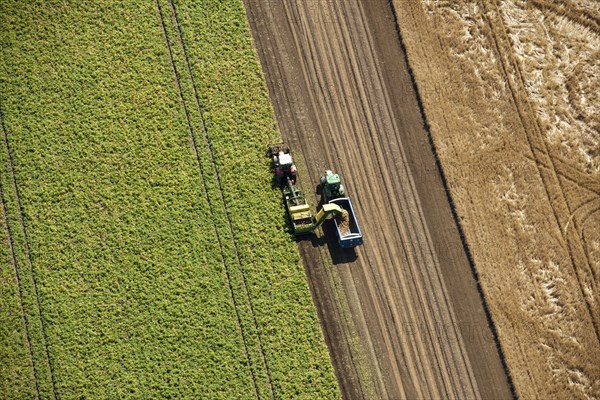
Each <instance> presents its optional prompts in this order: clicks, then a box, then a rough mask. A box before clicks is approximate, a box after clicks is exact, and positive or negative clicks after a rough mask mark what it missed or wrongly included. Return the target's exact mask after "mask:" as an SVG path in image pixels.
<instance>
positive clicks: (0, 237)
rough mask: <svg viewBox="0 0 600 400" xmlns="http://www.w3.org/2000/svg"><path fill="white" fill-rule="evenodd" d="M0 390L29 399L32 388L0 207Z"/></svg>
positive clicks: (33, 393) (8, 396)
mask: <svg viewBox="0 0 600 400" xmlns="http://www.w3.org/2000/svg"><path fill="white" fill-rule="evenodd" d="M0 226H2V228H1V229H0V241H1V244H0V393H2V398H4V399H7V400H9V399H33V398H35V397H36V388H35V383H34V382H35V381H34V374H33V364H32V359H31V356H30V352H29V349H30V347H29V342H28V339H27V332H26V330H25V319H24V313H23V306H22V302H21V296H20V294H19V286H18V285H17V274H16V271H15V268H14V265H13V263H12V256H11V255H10V254H9V252H10V251H9V247H10V246H9V242H8V235H7V234H6V227H5V223H4V208H1V209H0Z"/></svg>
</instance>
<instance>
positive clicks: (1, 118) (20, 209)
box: [0, 105, 58, 399]
mask: <svg viewBox="0 0 600 400" xmlns="http://www.w3.org/2000/svg"><path fill="white" fill-rule="evenodd" d="M0 126H1V130H2V136H3V137H4V147H5V150H6V153H7V155H8V165H9V170H10V177H11V180H12V186H13V190H14V191H15V197H16V199H17V204H18V212H19V220H20V221H19V222H20V225H21V230H22V232H23V237H24V238H25V249H26V252H27V259H28V261H29V273H30V274H31V278H32V281H33V288H34V291H35V302H36V307H37V312H38V315H39V318H40V325H41V327H42V336H43V341H44V343H43V345H44V349H45V353H46V354H45V355H46V360H47V361H48V369H49V371H50V383H51V385H52V394H53V396H54V398H55V399H57V398H58V394H57V392H56V384H55V381H54V368H53V365H52V359H51V358H50V351H49V350H48V335H47V334H46V326H45V325H44V319H43V318H42V307H41V305H40V294H39V290H38V284H37V278H36V274H35V272H34V269H33V258H32V256H31V246H30V244H29V236H28V234H27V229H26V227H25V218H24V216H23V203H22V201H21V193H20V191H19V185H18V184H17V178H16V175H15V169H14V161H13V153H12V149H11V147H10V143H9V141H8V132H7V130H6V126H5V124H4V113H3V111H2V108H1V105H0ZM2 203H3V207H4V210H5V218H4V219H5V223H6V225H7V227H8V226H9V224H8V215H7V214H6V212H7V207H6V206H7V205H6V203H5V199H4V192H2ZM9 240H10V242H11V245H10V247H11V252H12V255H13V261H14V265H15V269H16V270H18V267H17V264H16V257H15V253H14V247H13V245H12V236H11V234H10V233H9ZM19 283H20V279H19ZM19 294H20V295H22V290H21V286H20V284H19ZM21 300H22V297H21ZM21 306H23V303H22V302H21ZM25 315H26V314H25V313H23V316H24V318H25ZM26 329H27V327H26ZM27 339H28V344H29V346H30V350H31V341H30V337H29V330H28V329H27ZM31 355H32V362H33V352H31ZM35 373H36V370H35V368H34V377H35V381H36V382H35V384H36V390H37V391H38V396H39V386H38V377H37V376H35Z"/></svg>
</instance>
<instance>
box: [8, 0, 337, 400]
mask: <svg viewBox="0 0 600 400" xmlns="http://www.w3.org/2000/svg"><path fill="white" fill-rule="evenodd" d="M175 7H176V10H177V17H178V19H177V21H176V20H175V18H174V14H173V8H172V5H171V3H169V2H168V1H162V0H161V1H160V2H159V3H153V2H142V1H140V0H133V1H130V2H127V3H125V4H123V3H120V2H113V1H100V2H95V3H94V4H91V3H86V2H46V1H44V2H41V1H40V2H18V3H17V2H12V3H9V2H3V3H1V5H0V15H2V17H1V19H0V29H1V30H2V32H3V34H2V37H1V38H0V44H1V47H2V48H3V57H2V58H1V59H0V96H1V97H0V106H1V107H2V111H3V114H4V118H5V125H6V131H7V135H8V138H9V144H10V150H11V152H12V155H13V158H14V171H15V176H16V181H17V182H18V184H19V194H20V200H21V202H22V204H23V216H24V223H25V228H26V231H27V237H28V239H29V248H30V253H29V252H28V251H27V245H26V241H25V240H26V238H25V236H24V235H23V234H20V233H19V232H21V231H22V224H21V220H20V216H19V212H18V211H19V207H18V201H17V198H16V193H15V192H14V191H12V192H11V191H7V193H6V197H7V204H8V207H9V210H8V219H9V224H10V226H11V228H12V229H11V232H15V235H16V242H15V243H16V249H15V250H16V251H15V253H16V257H17V260H18V265H19V268H21V269H23V271H24V272H28V271H27V268H28V265H29V264H28V260H29V258H31V260H32V266H33V270H32V271H30V272H28V273H29V275H28V276H29V277H28V279H29V280H28V281H27V282H25V284H26V285H25V289H26V290H25V294H26V297H25V302H26V304H29V303H32V302H33V300H34V299H33V296H34V294H35V291H34V290H33V289H32V285H33V281H34V280H35V282H37V289H38V293H37V294H38V295H39V311H36V308H35V307H34V304H31V305H29V306H27V307H26V312H28V313H31V317H32V318H30V320H31V321H32V324H34V326H33V328H34V329H33V333H34V334H35V335H34V337H33V338H32V340H33V342H34V343H33V347H34V349H43V348H45V345H47V346H48V354H49V359H44V357H43V356H44V354H43V353H42V352H38V351H35V352H34V357H39V358H40V361H39V362H36V365H40V366H41V367H39V368H41V369H39V371H38V370H37V369H36V377H37V378H38V381H39V383H40V385H41V387H42V388H46V389H44V390H47V391H48V390H49V389H50V388H51V386H52V385H55V389H56V392H57V394H58V396H59V397H60V398H119V399H121V398H142V397H143V398H169V397H187V398H197V397H201V398H210V399H218V398H222V399H231V398H253V397H255V394H256V393H258V394H259V395H260V396H261V397H271V395H273V394H274V395H275V396H276V397H278V398H307V399H314V398H336V397H339V392H338V389H337V386H336V382H335V377H334V375H333V370H332V367H331V364H330V360H329V357H328V353H327V349H326V347H325V345H324V342H323V338H322V334H321V332H320V327H319V322H318V319H317V316H316V312H315V309H314V306H313V304H312V300H311V296H310V291H309V289H308V286H307V284H306V280H305V276H304V271H303V268H302V265H301V264H300V260H299V256H298V253H297V250H296V248H295V245H294V243H293V241H292V240H291V237H290V235H289V234H288V233H287V232H286V228H285V219H284V217H283V216H284V211H283V208H282V205H281V202H280V197H279V193H278V191H277V190H274V189H272V188H271V185H270V183H271V175H270V172H269V169H268V160H267V159H266V158H265V147H266V144H267V143H268V142H269V141H272V140H274V139H275V138H276V136H277V133H276V131H275V130H274V121H273V117H272V110H271V108H270V105H269V102H268V97H267V94H266V91H265V87H264V80H263V78H262V76H261V72H260V66H259V64H258V62H257V60H256V56H255V52H254V49H253V47H252V41H251V37H250V34H249V31H248V27H247V25H246V21H245V14H244V9H243V6H242V3H241V1H240V0H227V1H206V0H204V1H200V2H197V1H186V2H183V1H180V2H176V3H175ZM160 10H162V12H160ZM161 17H162V18H161ZM177 22H179V23H180V28H179V29H178V26H177ZM163 23H164V28H163ZM180 35H181V36H180ZM181 37H182V38H183V41H182V40H181ZM167 44H169V45H170V51H169V47H168V46H167ZM188 63H189V67H190V70H191V74H190V71H188ZM176 76H177V77H178V78H179V79H178V81H177V80H176V79H175V77H176ZM201 112H202V113H201ZM205 128H206V130H205ZM193 142H195V144H196V149H194V147H193V146H192V143H193ZM2 149H3V150H2V156H1V159H0V161H1V163H0V164H1V165H0V168H1V172H2V175H1V178H2V185H3V188H5V189H6V188H11V176H10V172H11V168H10V165H9V159H8V154H9V153H8V149H5V148H4V147H2ZM3 251H5V252H8V250H7V249H6V246H5V248H4V249H3ZM7 254H8V253H7ZM5 259H6V257H3V259H2V260H5ZM3 265H4V264H3ZM8 265H10V264H8ZM2 268H3V270H2V271H3V272H2V274H3V276H4V274H5V273H8V272H10V269H9V268H8V267H6V266H3V267H2ZM5 269H6V271H5ZM7 271H8V272H7ZM7 279H8V278H7ZM30 281H31V282H30ZM3 282H4V281H3ZM7 282H11V281H7ZM12 282H13V283H14V280H13V281H12ZM8 286H9V287H11V288H13V289H12V292H11V291H10V290H9V291H7V292H6V293H5V292H3V293H2V295H1V296H0V297H1V300H0V301H2V302H3V303H2V304H4V302H9V301H12V302H13V303H14V300H15V297H14V296H15V286H14V285H8ZM11 293H12V294H11ZM11 299H12V300H11ZM7 304H8V303H7ZM11 304H12V303H11ZM12 307H14V304H12ZM38 312H39V315H38V314H36V313H38ZM0 318H2V323H4V322H5V321H6V322H7V323H8V324H10V326H14V327H19V326H20V327H22V326H23V321H22V320H17V319H15V318H14V316H11V317H6V316H5V314H1V316H0ZM11 318H12V319H11ZM35 321H38V322H37V324H38V325H41V323H42V322H43V329H42V327H40V326H38V325H35V324H36V322H35ZM19 324H20V325H19ZM15 329H21V328H15ZM2 335H3V336H2V337H0V344H2V345H3V346H4V344H3V343H7V344H6V346H12V342H10V343H9V340H11V339H10V338H9V336H8V334H7V333H5V331H2ZM19 335H20V337H21V338H22V333H19ZM13 347H14V346H13ZM7 348H8V347H7ZM23 349H26V348H25V347H22V346H21V347H19V346H16V347H15V349H14V351H12V350H9V352H8V353H7V354H10V357H11V360H13V359H14V360H16V361H18V360H21V361H19V362H20V364H18V365H23V366H24V367H23V368H24V370H26V369H27V366H28V365H29V364H30V361H29V362H27V361H26V360H25V359H24V358H23V354H24V353H23V352H24V351H25V350H23ZM3 354H4V353H3ZM15 365H17V364H15ZM44 365H46V366H47V367H44ZM44 368H46V369H48V370H49V369H51V371H49V372H48V373H47V372H46V369H44ZM50 372H51V374H50ZM30 373H31V372H30ZM31 384H32V382H31V381H30V385H31ZM10 389H11V388H9V390H10ZM13 389H14V390H15V391H18V390H19V389H18V386H17V384H15V386H14V388H13ZM32 390H33V389H31V388H29V389H27V390H26V391H24V392H23V393H27V391H29V392H31V391H32ZM49 393H50V392H49ZM17 397H19V396H17Z"/></svg>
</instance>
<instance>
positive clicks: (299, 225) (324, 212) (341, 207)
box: [269, 143, 363, 248]
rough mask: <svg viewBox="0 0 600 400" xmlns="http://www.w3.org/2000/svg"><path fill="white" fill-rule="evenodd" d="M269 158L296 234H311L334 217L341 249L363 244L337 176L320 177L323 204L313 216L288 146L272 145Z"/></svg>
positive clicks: (350, 204)
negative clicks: (298, 184) (299, 183)
mask: <svg viewBox="0 0 600 400" xmlns="http://www.w3.org/2000/svg"><path fill="white" fill-rule="evenodd" d="M269 156H270V158H271V166H272V168H273V170H274V172H275V177H276V179H277V182H278V184H279V186H280V188H281V190H282V192H283V200H284V203H285V207H286V209H287V212H288V214H289V216H290V220H291V222H292V226H293V228H294V234H295V235H305V234H309V233H312V232H313V231H314V230H316V229H317V228H318V227H319V226H321V224H323V222H325V220H327V219H328V218H330V217H333V220H334V222H335V227H336V232H337V238H338V243H339V245H340V247H342V248H350V247H356V246H358V245H361V244H362V243H363V238H362V233H361V231H360V228H359V227H358V223H357V222H356V215H355V213H354V208H353V207H352V203H351V202H350V198H348V197H345V190H344V186H343V185H342V183H341V179H340V177H339V175H338V174H334V173H333V172H332V171H329V170H328V171H325V175H324V176H323V177H321V181H320V186H321V191H322V195H323V200H324V201H323V203H324V204H323V206H322V207H321V209H320V210H319V211H318V212H317V213H316V215H315V214H313V212H312V210H311V207H310V205H309V204H308V202H307V201H306V196H305V195H304V192H303V191H302V190H300V188H299V187H298V186H297V179H298V170H297V167H296V164H295V163H294V160H293V158H292V154H291V152H290V149H289V147H287V146H286V145H284V144H283V143H278V144H274V145H271V146H269Z"/></svg>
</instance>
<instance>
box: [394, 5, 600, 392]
mask: <svg viewBox="0 0 600 400" xmlns="http://www.w3.org/2000/svg"><path fill="white" fill-rule="evenodd" d="M393 3H394V6H395V10H396V17H397V19H398V25H399V28H400V32H401V36H402V39H403V42H404V46H405V48H406V52H407V56H408V60H409V65H410V67H411V69H412V74H413V77H414V80H415V82H416V85H417V87H418V90H419V93H420V100H421V107H422V109H423V110H424V112H425V115H426V116H427V121H428V125H429V133H430V135H431V139H432V142H433V144H434V145H435V148H436V152H437V157H438V161H439V163H440V165H441V167H442V170H443V172H444V175H445V181H446V186H447V187H448V188H449V190H450V194H451V197H452V199H453V203H454V210H455V212H456V214H457V216H458V217H459V219H460V221H461V226H462V229H463V231H464V235H465V239H466V242H467V244H468V246H469V248H470V252H471V254H472V257H473V260H474V265H475V267H476V270H477V273H478V276H479V280H480V285H481V288H482V292H483V294H484V297H485V299H486V302H487V304H488V305H489V307H490V310H491V314H492V317H493V321H494V323H495V326H496V328H497V331H498V334H499V340H500V343H501V345H502V349H503V353H504V356H505V358H506V362H507V365H508V368H509V370H510V373H511V375H512V379H513V382H514V385H515V388H516V392H517V394H518V395H519V396H520V397H522V398H528V399H529V398H541V399H548V398H564V399H573V398H587V399H591V398H598V397H600V342H599V340H600V339H599V336H600V335H599V330H600V325H599V323H600V305H599V300H600V291H599V285H600V196H599V194H600V179H599V178H600V117H599V111H600V29H599V28H600V3H599V2H597V1H591V0H578V1H553V0H533V1H520V0H504V1H501V0H497V1H496V0H482V1H460V2H456V1H416V0H415V1H402V0H393Z"/></svg>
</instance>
